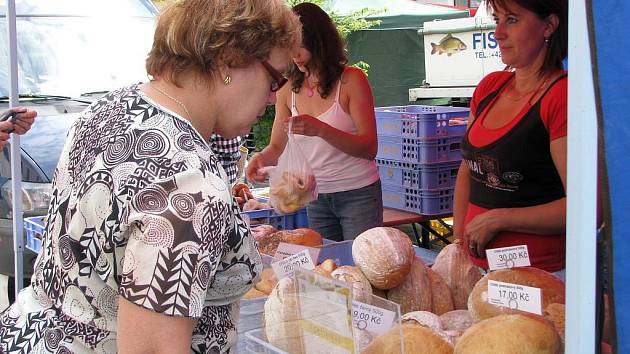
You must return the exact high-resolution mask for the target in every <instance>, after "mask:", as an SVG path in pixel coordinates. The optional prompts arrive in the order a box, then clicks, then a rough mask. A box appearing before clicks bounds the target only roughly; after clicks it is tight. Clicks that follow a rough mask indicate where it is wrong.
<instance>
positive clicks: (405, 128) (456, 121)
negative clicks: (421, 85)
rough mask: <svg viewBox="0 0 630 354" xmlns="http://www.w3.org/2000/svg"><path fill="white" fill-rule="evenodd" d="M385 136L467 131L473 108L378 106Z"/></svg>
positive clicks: (380, 127)
mask: <svg viewBox="0 0 630 354" xmlns="http://www.w3.org/2000/svg"><path fill="white" fill-rule="evenodd" d="M374 114H375V116H376V131H377V133H378V135H381V136H402V137H407V138H433V137H447V136H454V135H463V134H464V133H465V132H466V122H467V120H468V115H469V114H470V108H466V107H443V106H425V105H409V106H391V107H377V108H375V109H374Z"/></svg>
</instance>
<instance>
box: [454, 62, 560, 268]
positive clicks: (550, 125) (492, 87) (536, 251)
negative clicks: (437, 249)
mask: <svg viewBox="0 0 630 354" xmlns="http://www.w3.org/2000/svg"><path fill="white" fill-rule="evenodd" d="M513 75H514V74H513V73H510V72H495V73H492V74H490V75H488V76H486V77H485V78H484V79H483V80H482V81H481V82H480V83H479V85H478V86H477V89H476V90H475V93H474V95H473V98H472V100H471V105H470V110H471V112H476V110H477V105H478V104H479V102H480V101H481V100H483V99H484V98H485V97H486V96H488V95H489V94H490V93H492V92H494V91H496V90H497V89H499V87H500V86H501V85H502V84H503V83H505V82H506V81H507V80H513ZM567 81H568V80H567V78H566V77H565V78H562V79H560V80H559V81H558V82H556V83H555V84H554V85H553V86H552V87H551V88H550V89H549V91H548V92H547V93H546V94H545V95H544V96H543V98H542V99H541V102H540V103H541V106H540V119H541V120H542V122H543V124H544V126H545V128H546V129H547V131H548V132H549V139H550V142H551V141H553V140H555V139H558V138H561V137H564V136H566V135H567ZM506 86H507V85H504V86H503V89H504V88H505V87H506ZM503 89H502V90H503ZM500 94H501V93H499V95H500ZM499 95H497V97H498V96H499ZM494 100H496V97H495V99H494ZM494 100H493V101H491V102H490V103H489V104H488V106H487V107H486V108H485V109H484V111H483V112H481V114H480V115H479V117H475V119H480V120H481V121H479V122H477V123H476V124H474V125H473V126H472V127H471V128H470V131H469V132H468V139H469V142H470V144H471V145H473V146H476V147H480V146H484V145H488V144H490V143H492V142H494V141H496V140H498V139H499V138H501V137H503V136H504V135H505V134H506V133H508V132H509V131H510V130H511V129H512V128H513V127H514V126H515V125H516V124H517V123H518V122H519V121H520V120H521V119H522V117H523V116H524V115H525V114H526V113H527V112H528V111H529V110H530V108H531V107H532V105H529V104H526V105H525V106H524V107H523V109H522V110H521V111H520V113H519V114H518V115H517V116H516V117H515V118H514V119H513V120H512V121H510V122H509V123H508V124H506V125H505V126H503V127H500V128H498V129H488V128H485V127H484V126H483V120H484V119H485V116H486V112H487V110H488V108H489V107H491V106H492V104H494ZM533 103H534V104H535V102H533ZM487 210H488V209H486V208H482V207H480V206H477V205H475V204H472V203H468V210H467V213H466V217H465V219H464V225H468V223H469V222H470V221H471V220H472V219H473V218H474V217H475V216H477V215H480V214H482V213H484V212H486V211H487ZM465 241H466V243H467V240H465ZM515 245H527V248H528V252H529V257H530V261H531V263H532V266H534V267H537V268H541V269H544V270H547V271H551V272H553V271H558V270H561V269H564V268H565V235H536V234H528V233H519V232H500V233H499V234H498V235H497V236H495V237H494V238H493V239H492V240H491V241H490V242H489V243H488V245H487V246H486V248H488V249H491V248H499V247H509V246H515ZM471 260H472V261H473V262H474V263H475V264H476V265H477V266H479V267H482V268H486V269H487V268H488V262H487V260H486V259H485V258H477V257H474V256H472V255H471Z"/></svg>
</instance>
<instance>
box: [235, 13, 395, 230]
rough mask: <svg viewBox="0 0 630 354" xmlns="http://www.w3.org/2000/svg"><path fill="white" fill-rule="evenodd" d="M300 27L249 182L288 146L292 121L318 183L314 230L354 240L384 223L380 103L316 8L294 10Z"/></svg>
mask: <svg viewBox="0 0 630 354" xmlns="http://www.w3.org/2000/svg"><path fill="white" fill-rule="evenodd" d="M293 11H294V12H295V13H297V14H298V15H299V17H300V21H301V22H302V43H301V45H300V46H299V48H296V49H295V53H294V54H293V63H292V64H291V65H290V66H289V68H288V71H287V77H288V79H289V82H290V85H286V86H284V87H283V88H282V89H280V90H279V91H278V92H277V101H276V117H275V121H274V125H273V129H272V133H271V141H270V144H269V146H267V147H265V148H264V149H263V150H262V151H261V152H260V153H258V154H255V155H254V156H252V158H251V160H250V161H249V165H248V167H247V172H246V173H247V178H248V179H250V180H255V181H263V180H264V179H265V178H266V175H265V174H264V173H262V172H261V171H260V168H262V167H264V166H272V165H275V164H276V163H277V161H278V158H279V157H280V155H281V154H282V152H283V151H284V147H285V145H286V142H287V133H286V132H287V129H288V122H289V120H292V121H293V127H292V132H293V133H294V134H295V138H296V141H297V142H298V143H299V145H300V147H301V148H302V150H303V152H304V155H305V156H306V159H307V161H308V162H309V164H310V165H311V168H312V169H313V171H314V174H315V178H316V180H317V185H318V190H319V197H318V199H317V200H316V201H313V202H312V203H311V204H309V205H308V207H307V211H308V220H309V227H311V228H313V229H315V230H316V231H318V232H319V233H320V234H322V236H324V237H326V238H329V239H333V240H344V239H345V240H348V239H354V238H355V237H356V236H357V235H358V234H360V233H361V232H363V231H365V230H367V229H370V228H372V227H376V226H381V225H382V223H383V203H382V197H381V186H380V178H379V175H378V168H377V167H376V163H375V162H374V157H375V156H376V151H377V140H376V120H375V118H374V101H373V97H372V91H371V89H370V85H369V83H368V81H367V78H366V77H365V74H364V73H363V72H362V71H361V70H359V69H357V68H353V67H348V66H346V64H347V62H348V59H347V57H346V55H345V52H344V44H343V41H342V39H341V37H340V36H339V33H338V32H337V29H336V27H335V25H334V23H333V22H332V20H331V19H330V17H329V16H328V15H327V14H326V12H324V11H323V10H322V9H321V8H320V7H318V6H317V5H314V4H312V3H301V4H298V5H296V6H294V7H293Z"/></svg>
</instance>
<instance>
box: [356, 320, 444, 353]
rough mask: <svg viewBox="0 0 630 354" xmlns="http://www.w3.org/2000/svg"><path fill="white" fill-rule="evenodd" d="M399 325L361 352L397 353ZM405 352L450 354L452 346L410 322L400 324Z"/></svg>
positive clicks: (424, 328)
mask: <svg viewBox="0 0 630 354" xmlns="http://www.w3.org/2000/svg"><path fill="white" fill-rule="evenodd" d="M400 329H401V327H400V326H395V327H393V328H392V329H390V330H389V331H387V332H385V333H384V334H383V335H380V336H378V337H376V339H374V340H373V341H372V343H370V345H368V346H367V347H366V348H365V350H363V352H361V354H399V353H401V350H400ZM402 332H403V342H404V345H405V351H404V353H405V354H451V353H453V346H452V345H451V344H450V343H448V342H447V341H445V340H444V339H442V338H441V337H440V336H439V335H437V334H435V333H433V331H431V330H430V329H428V328H426V327H423V326H420V325H416V324H411V323H405V324H403V325H402Z"/></svg>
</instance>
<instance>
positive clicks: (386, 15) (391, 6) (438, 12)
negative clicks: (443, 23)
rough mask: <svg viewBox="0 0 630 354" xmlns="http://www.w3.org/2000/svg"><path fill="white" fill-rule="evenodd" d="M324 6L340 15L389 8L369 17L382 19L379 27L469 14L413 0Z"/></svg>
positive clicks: (350, 0)
mask: <svg viewBox="0 0 630 354" xmlns="http://www.w3.org/2000/svg"><path fill="white" fill-rule="evenodd" d="M324 7H325V8H326V9H327V10H331V11H334V12H336V13H338V14H340V15H347V14H350V13H352V12H353V11H358V10H361V9H363V8H369V9H374V10H380V9H387V11H386V12H383V13H379V14H377V15H374V16H369V17H367V19H369V20H380V21H381V24H380V25H379V26H378V27H376V28H378V29H385V28H420V27H422V24H423V23H424V22H426V21H433V20H435V19H442V20H447V19H451V18H460V17H467V16H468V11H466V10H457V9H453V8H448V7H444V6H435V5H425V4H420V3H417V2H415V1H412V0H330V1H329V2H328V3H326V5H325V6H324Z"/></svg>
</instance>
